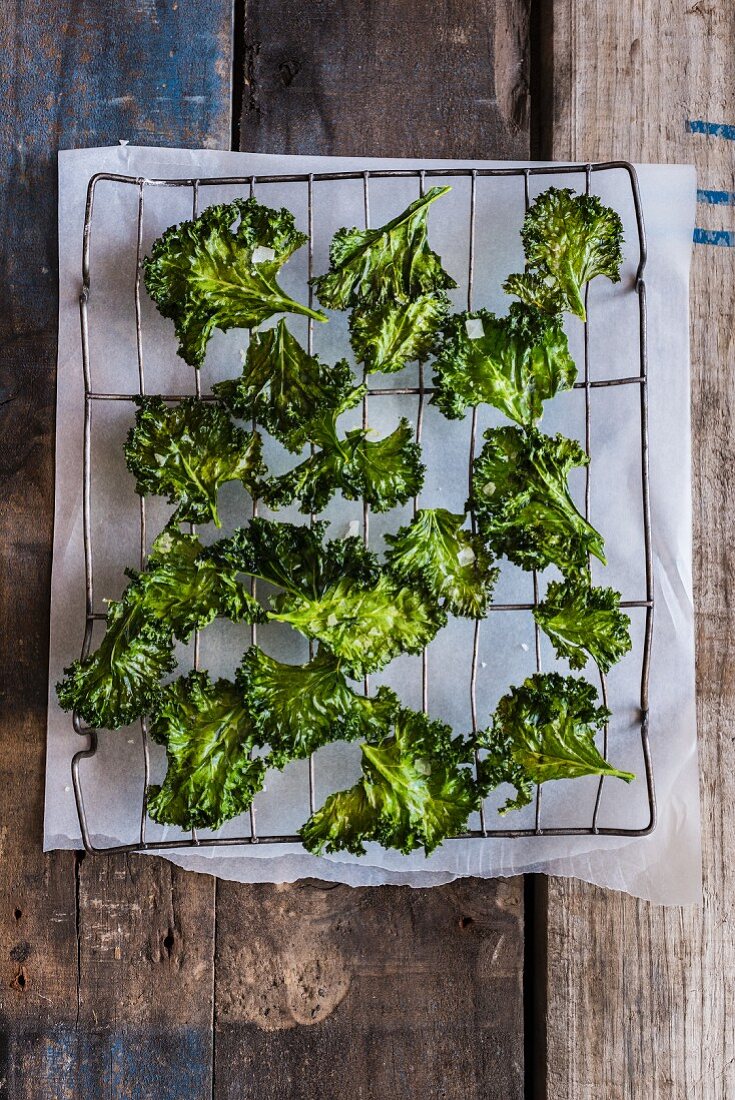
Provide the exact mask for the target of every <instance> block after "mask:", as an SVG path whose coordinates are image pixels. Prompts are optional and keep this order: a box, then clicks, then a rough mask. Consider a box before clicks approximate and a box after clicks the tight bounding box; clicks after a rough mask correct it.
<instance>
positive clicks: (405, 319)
mask: <svg viewBox="0 0 735 1100" xmlns="http://www.w3.org/2000/svg"><path fill="white" fill-rule="evenodd" d="M448 309H449V299H448V298H447V296H446V295H445V294H422V295H420V296H419V297H418V298H415V299H414V300H413V301H410V302H399V303H397V302H385V303H383V305H381V306H377V307H375V308H374V309H370V308H368V307H359V306H356V307H355V308H354V309H353V310H352V313H351V315H350V343H351V344H352V350H353V351H354V353H355V357H356V359H357V361H358V363H364V365H365V369H366V370H367V372H368V373H369V374H373V373H374V372H375V371H382V372H383V373H384V374H393V373H394V372H395V371H399V370H401V369H402V368H403V367H405V365H406V364H407V363H412V362H414V361H415V360H419V361H422V362H423V361H424V360H425V359H427V358H428V356H429V354H430V353H431V351H432V349H433V345H434V341H435V338H436V333H437V331H438V329H439V328H441V326H442V325H443V324H444V322H445V320H446V316H447V310H448Z"/></svg>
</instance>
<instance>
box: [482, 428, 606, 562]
mask: <svg viewBox="0 0 735 1100" xmlns="http://www.w3.org/2000/svg"><path fill="white" fill-rule="evenodd" d="M485 440H486V443H485V446H484V447H483V449H482V451H481V453H480V455H479V456H478V457H477V459H475V464H474V468H473V474H472V507H473V508H474V511H475V516H476V518H477V524H478V527H479V530H480V534H481V535H482V536H483V537H484V538H485V540H486V541H487V543H488V544H489V546H490V547H491V548H492V550H494V552H495V553H496V554H505V555H506V556H507V557H508V558H509V559H510V560H511V561H513V562H515V563H516V564H517V565H520V566H521V568H522V569H544V568H545V567H546V566H547V565H552V564H553V565H557V566H558V567H559V569H561V571H562V572H563V573H564V574H565V575H569V576H579V575H585V576H586V575H587V573H588V572H589V568H588V554H594V555H595V557H597V558H599V559H600V561H601V562H602V563H603V564H604V562H605V557H604V552H603V540H602V536H601V535H600V534H599V533H598V532H597V531H596V530H595V529H594V527H592V526H590V524H589V523H587V521H586V520H585V519H584V518H583V517H582V516H581V515H580V514H579V512H578V511H577V509H576V508H575V506H574V502H573V501H572V498H571V496H570V493H569V487H568V485H567V475H568V474H569V471H570V470H571V469H572V468H573V467H575V466H584V465H586V463H587V461H588V459H587V456H586V455H585V453H584V451H583V450H582V448H581V447H580V446H579V444H578V443H577V442H575V441H574V440H571V439H566V438H565V437H564V436H563V435H556V436H548V435H543V434H542V433H541V432H539V431H537V430H536V429H535V428H530V429H528V430H527V431H525V432H523V431H521V430H520V429H519V428H510V427H508V428H494V429H491V430H490V431H488V432H486V433H485Z"/></svg>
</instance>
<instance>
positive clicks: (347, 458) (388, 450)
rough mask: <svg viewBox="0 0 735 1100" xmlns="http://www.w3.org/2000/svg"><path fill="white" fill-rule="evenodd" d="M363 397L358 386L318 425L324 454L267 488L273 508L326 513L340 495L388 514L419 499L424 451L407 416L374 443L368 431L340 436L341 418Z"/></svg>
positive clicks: (316, 438) (313, 432)
mask: <svg viewBox="0 0 735 1100" xmlns="http://www.w3.org/2000/svg"><path fill="white" fill-rule="evenodd" d="M363 393H364V388H363V387H362V386H359V387H357V388H356V389H355V390H353V391H352V393H351V394H350V396H349V397H348V398H347V399H346V400H345V401H344V402H343V404H342V406H341V407H340V408H337V409H334V410H333V411H332V412H327V413H324V414H323V415H322V416H320V417H319V418H318V419H317V420H314V421H312V423H311V425H310V430H309V435H310V438H311V440H312V442H313V443H315V444H316V445H317V446H318V447H319V450H316V451H315V452H314V453H313V454H312V455H310V456H309V457H308V458H307V459H305V460H304V461H303V462H301V463H299V465H298V466H295V467H294V468H293V469H292V470H289V471H288V472H287V473H285V474H281V475H280V477H276V478H274V479H273V480H272V481H271V482H270V483H269V484H268V485H267V486H266V487H265V488H264V490H263V496H264V499H265V500H266V502H267V503H268V504H269V505H270V506H271V507H273V508H278V507H282V506H283V505H285V504H290V503H291V502H292V501H293V500H298V501H299V502H300V511H302V512H305V513H308V512H321V511H322V510H323V509H324V508H325V507H326V506H327V504H328V503H329V501H330V500H331V499H332V497H333V496H334V493H335V492H336V491H337V490H340V491H341V493H342V495H343V496H344V497H345V498H346V499H347V500H360V499H364V500H365V501H366V502H367V503H368V504H369V505H370V507H371V508H372V509H373V510H374V511H376V512H385V511H388V510H389V509H390V508H394V507H395V506H396V505H397V504H405V503H406V501H407V500H410V499H411V497H413V496H416V494H417V493H418V492H419V491H420V489H421V486H422V485H423V481H424V467H423V465H422V463H421V448H420V447H419V445H418V444H417V443H416V442H415V441H414V432H413V429H412V427H411V425H410V424H409V422H408V420H406V419H405V417H404V418H402V419H401V421H400V423H399V425H398V427H397V428H396V429H395V431H393V432H391V434H390V435H387V436H385V438H383V439H377V440H372V439H370V438H368V434H369V429H365V428H352V429H351V430H350V431H347V432H346V433H345V435H344V436H340V435H339V434H338V432H337V418H338V417H339V415H340V414H341V413H342V412H344V411H345V409H346V408H350V407H352V406H354V405H355V404H356V403H357V402H358V401H359V400H360V399H361V398H362V395H363Z"/></svg>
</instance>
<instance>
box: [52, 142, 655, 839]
mask: <svg viewBox="0 0 735 1100" xmlns="http://www.w3.org/2000/svg"><path fill="white" fill-rule="evenodd" d="M612 170H619V171H621V172H624V173H625V174H626V175H627V178H628V180H629V183H630V189H631V195H632V201H633V205H634V209H635V219H636V230H637V237H638V267H637V272H636V276H635V284H634V288H633V291H632V292H633V293H635V294H636V295H637V299H638V348H639V355H638V371H637V373H635V374H632V375H630V376H629V377H621V378H604V379H595V380H592V378H591V376H590V338H589V322H585V325H584V363H583V374H582V378H581V379H580V380H579V381H578V382H576V383H575V389H579V390H583V391H584V410H585V412H584V422H585V439H584V446H585V451H586V453H587V456H588V458H589V457H590V455H591V425H590V421H591V418H590V394H591V391H592V390H593V389H598V388H600V389H605V388H608V387H612V386H630V387H635V388H637V390H638V392H639V395H640V439H641V469H640V489H641V503H642V516H643V540H644V555H645V596H644V598H643V599H638V600H629V601H624V602H622V603H621V606H622V607H624V608H642V609H645V629H644V640H643V653H642V658H641V678H640V712H639V736H640V745H641V752H642V757H643V763H644V770H645V782H646V792H647V803H648V821H647V822H646V824H645V825H643V826H642V827H641V828H614V827H605V826H602V825H600V824H599V813H600V804H601V799H602V792H603V787H604V784H605V777H604V776H601V777H600V779H599V781H598V784H597V790H596V796H595V802H594V809H593V812H592V816H591V820H590V823H589V825H586V826H556V825H553V824H544V821H543V819H542V791H541V787H540V786H538V787H537V788H536V794H535V812H534V824H533V825H532V826H530V827H526V828H507V827H505V828H503V827H501V826H500V825H498V826H490V825H489V824H488V821H487V820H486V813H485V809H484V807H483V808H482V809H481V810H480V815H479V816H480V821H479V828H477V829H472V830H470V831H468V832H467V833H464V834H462V839H466V838H467V837H472V838H487V837H528V836H583V835H595V834H596V835H601V836H631V837H635V836H645V835H646V834H648V833H650V832H651V831H652V830H653V829H654V828H655V825H656V796H655V788H654V777H653V768H652V762H651V750H650V743H649V702H648V682H649V670H650V659H651V645H652V639H653V610H654V591H653V560H652V544H651V509H650V498H649V455H648V377H647V349H646V284H645V281H644V277H643V276H644V269H645V265H646V237H645V228H644V222H643V213H642V208H641V199H640V192H639V187H638V179H637V176H636V172H635V169H634V167H633V165H632V164H629V163H628V162H627V161H607V162H600V163H595V164H572V165H566V164H559V165H545V166H541V165H539V166H537V167H526V168H521V167H504V168H476V169H469V168H449V167H447V168H439V169H429V168H427V169H418V168H417V169H400V170H392V169H391V170H387V169H386V170H370V171H363V172H355V171H352V172H320V173H299V174H283V175H252V176H228V177H208V178H206V179H204V178H199V179H193V178H188V179H147V178H142V177H139V176H125V175H117V174H112V173H98V174H97V175H95V176H93V177H92V178H91V179H90V182H89V186H88V190H87V202H86V209H85V218H84V237H83V249H82V289H81V293H80V297H79V306H80V319H81V336H82V367H83V372H84V448H83V528H84V568H85V587H86V624H85V630H84V641H83V646H82V657H83V658H84V657H86V656H87V655H88V654H89V651H90V648H91V642H92V632H93V629H94V624H95V622H96V621H98V620H104V619H105V617H106V616H105V614H104V613H100V612H95V609H94V579H93V569H92V533H91V532H92V517H91V430H92V410H93V407H94V406H95V405H96V404H97V403H99V402H106V401H127V402H130V403H132V402H133V401H134V400H135V398H136V397H137V396H138V394H144V393H145V392H146V380H145V371H144V359H143V335H142V321H141V273H142V261H143V215H144V206H145V196H146V191H147V190H148V189H149V188H159V187H174V188H183V189H188V190H189V192H190V193H191V214H192V217H196V216H197V215H198V213H199V212H200V190H201V188H202V187H214V186H237V187H241V188H242V189H243V191H245V190H246V189H247V191H248V192H249V194H250V195H251V196H252V195H253V194H254V192H255V189H256V187H258V185H259V184H284V183H298V184H302V185H303V186H304V187H305V188H306V201H307V220H308V236H309V242H308V274H309V277H311V276H312V274H313V236H314V234H313V228H314V207H315V204H316V202H317V197H316V192H317V191H318V187H319V184H320V183H323V182H334V181H337V180H356V181H358V182H360V181H361V184H362V195H363V208H364V220H365V226H366V228H369V226H370V183H371V180H374V179H398V178H404V179H405V178H409V179H415V180H416V183H417V188H418V194H419V195H423V194H424V191H425V186H426V181H427V179H430V178H432V177H442V178H446V177H450V176H451V177H464V178H465V179H468V180H469V183H470V201H469V261H468V270H467V309H468V310H472V308H473V292H474V278H475V235H476V234H475V223H476V209H477V181H478V179H480V178H483V177H513V178H516V179H518V181H519V186H521V187H522V188H523V194H524V200H525V207H526V209H528V206H529V204H530V179H531V177H553V176H557V175H564V176H575V175H578V176H580V177H581V178H582V180H583V183H584V191H585V193H587V194H589V193H590V190H591V179H592V176H593V175H594V174H595V173H598V172H609V171H612ZM102 181H107V182H109V183H112V184H115V185H120V186H123V187H131V188H136V189H137V199H138V201H137V255H136V268H135V277H134V285H133V287H132V293H133V295H134V302H135V328H136V349H137V371H138V393H135V394H133V393H130V394H120V393H101V392H98V391H96V390H95V389H94V388H93V386H92V375H91V367H90V352H89V315H88V302H89V297H90V293H91V282H90V251H91V241H92V223H93V212H94V201H95V191H96V188H97V186H98V184H99V183H101V182H102ZM312 298H313V292H312V290H311V287H310V289H309V305H310V306H312V305H313V301H312ZM312 348H313V321H312V320H311V319H309V322H308V335H307V350H308V352H309V353H311V352H312ZM194 378H195V392H196V395H197V396H198V397H200V398H201V399H202V400H205V401H206V400H213V397H212V395H211V394H203V393H202V392H201V381H200V376H199V373H198V372H197V371H196V370H194ZM365 381H367V378H365ZM432 392H433V389H432V387H430V386H427V385H426V384H425V380H424V364H419V372H418V386H416V387H406V388H399V389H395V388H390V389H384V388H380V387H376V388H371V389H369V390H368V391H367V392H366V394H365V397H364V398H363V402H362V422H363V426H364V427H367V425H368V411H369V402H370V401H372V400H373V399H375V398H379V397H380V396H382V395H391V396H395V395H397V394H410V395H415V396H416V398H417V399H418V411H417V417H416V440H417V441H418V442H420V441H421V436H422V431H423V424H424V410H425V403H426V398H427V397H429V396H430V395H431V394H432ZM184 396H186V395H184V394H166V395H165V400H167V401H172V402H175V401H179V400H181V399H182V398H183V397H184ZM477 430H478V418H477V409H474V410H473V413H472V417H471V424H470V439H469V454H468V464H469V472H470V476H471V471H472V463H473V461H474V458H475V451H476V446H477ZM590 490H591V465H590V464H588V465H587V467H586V474H585V488H584V513H585V517H586V518H587V519H588V520H589V516H590ZM413 507H414V514H415V512H416V511H417V510H418V507H419V501H418V498H415V499H414V502H413ZM257 511H258V502H257V500H254V501H253V504H252V514H253V515H257ZM310 521H311V522H312V523H313V522H314V516H311V517H310ZM362 528H363V538H364V541H365V544H366V545H367V543H368V540H369V535H370V513H369V508H368V506H367V504H363V513H362ZM192 530H194V528H193V527H192ZM146 546H147V536H146V502H145V499H144V498H143V497H141V498H140V566H141V569H142V568H144V566H145V560H146ZM251 583H252V590H253V594H254V595H255V594H256V591H255V590H256V582H255V581H254V580H253V581H252V582H251ZM538 602H539V583H538V576H537V574H536V573H535V572H534V574H533V602H532V603H494V604H492V605H491V608H490V611H491V612H492V613H503V612H505V611H526V612H529V613H531V612H533V610H534V608H535V607H536V606H537V605H538ZM481 630H482V621H481V620H476V621H475V623H474V631H473V641H472V658H471V669H470V677H469V704H470V714H471V718H472V728H473V732H475V731H477V728H478V725H477V676H478V663H479V661H478V658H479V647H480V632H481ZM534 631H535V663H536V670H537V671H539V672H540V671H541V631H540V628H539V626H538V624H537V623H536V622H535V620H534ZM256 641H257V627H256V626H255V625H254V624H253V625H252V627H251V643H252V644H255V642H256ZM311 646H313V643H311V645H310V652H311ZM193 656H194V666H195V668H196V667H198V666H199V633H198V631H197V632H195V635H194V654H193ZM364 688H365V692H366V693H367V692H368V690H369V680H368V678H366V679H365V683H364ZM600 689H601V696H602V700H603V703H605V704H607V698H608V696H607V684H606V680H605V676H604V674H602V673H601V674H600ZM428 693H429V664H428V659H427V653H426V650H424V652H423V655H422V659H421V698H422V705H423V709H424V710H426V709H427V708H428ZM73 724H74V729H75V731H76V732H77V733H78V734H79V735H81V736H83V737H84V738H85V739H86V741H87V745H86V747H85V748H83V749H81V750H80V751H79V752H77V753H76V754H75V755H74V757H73V759H72V766H71V770H72V780H73V787H74V797H75V800H76V806H77V812H78V814H79V823H80V828H81V833H82V840H83V843H84V847H85V848H86V849H87V851H90V852H95V851H115V852H123V851H155V850H165V849H171V848H193V847H200V846H201V847H210V846H220V845H238V844H283V843H290V844H300V838H299V837H298V836H295V835H283V836H277V835H262V834H259V833H258V830H257V823H256V815H255V811H254V809H253V808H251V810H250V814H249V818H250V820H249V826H250V832H249V834H248V835H239V836H226V837H209V836H207V837H206V838H204V837H202V838H200V837H199V836H198V835H197V832H196V830H192V831H191V833H190V834H182V835H181V836H180V837H177V838H176V839H171V840H168V839H150V838H148V837H147V836H146V825H147V815H146V808H145V804H146V798H145V794H146V790H147V787H148V783H149V778H150V754H149V743H148V730H147V727H146V721H145V719H143V720H141V722H140V743H141V751H142V756H143V780H144V787H143V797H142V802H141V810H140V824H139V829H138V836H137V839H136V840H135V841H134V842H132V843H128V844H116V845H104V846H97V845H95V844H94V842H93V839H92V835H91V833H90V828H89V822H88V819H87V814H86V812H85V808H84V793H83V784H82V778H81V764H82V762H83V761H84V760H85V759H87V758H89V757H91V756H94V755H95V753H96V752H97V747H98V735H97V730H95V729H92V728H90V727H88V726H86V725H84V724H83V723H82V722H81V720H80V718H79V716H78V715H77V714H74V716H73ZM607 749H608V729H607V726H605V728H604V731H603V754H604V755H606V754H607ZM308 784H309V806H310V809H311V811H312V812H313V810H314V808H315V764H314V757H313V756H312V757H311V758H310V759H309V762H308Z"/></svg>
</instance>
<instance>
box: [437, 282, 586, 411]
mask: <svg viewBox="0 0 735 1100" xmlns="http://www.w3.org/2000/svg"><path fill="white" fill-rule="evenodd" d="M475 332H477V333H478V335H475ZM470 333H472V335H470ZM434 371H435V374H434V384H435V386H436V387H437V392H436V393H435V394H434V396H433V397H432V404H436V405H438V406H439V408H440V409H441V411H442V412H443V413H444V415H445V416H447V417H450V418H459V417H462V416H464V415H465V412H466V410H467V407H468V406H476V405H480V404H483V403H487V404H489V405H494V406H495V408H496V409H500V411H501V412H502V413H505V415H506V416H507V417H509V418H510V419H511V420H515V421H516V423H517V424H522V425H530V424H533V423H534V422H535V421H537V420H538V419H539V418H540V417H541V414H542V413H543V403H544V401H547V400H548V399H549V398H550V397H554V395H555V394H557V393H559V391H560V390H568V389H570V388H571V387H572V386H573V385H574V380H575V378H576V377H577V368H576V367H575V365H574V360H573V359H572V357H571V355H570V354H569V345H568V343H567V338H566V335H565V333H564V329H563V328H562V325H561V321H560V320H559V318H558V317H545V316H544V315H543V314H541V313H539V311H538V310H536V309H531V308H529V307H527V306H523V305H521V304H520V303H516V304H515V305H513V306H511V308H510V312H509V314H508V316H507V317H496V316H495V315H494V314H492V313H488V312H487V310H478V311H477V312H476V313H460V314H457V315H456V316H454V317H452V318H451V320H450V321H449V324H448V325H447V327H446V329H445V332H444V337H443V340H442V343H441V345H440V347H439V350H438V352H437V358H436V360H435V363H434Z"/></svg>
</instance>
